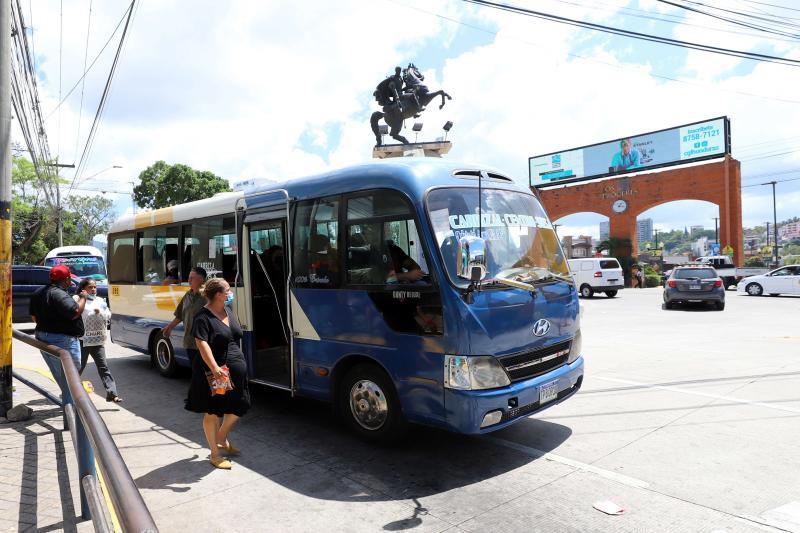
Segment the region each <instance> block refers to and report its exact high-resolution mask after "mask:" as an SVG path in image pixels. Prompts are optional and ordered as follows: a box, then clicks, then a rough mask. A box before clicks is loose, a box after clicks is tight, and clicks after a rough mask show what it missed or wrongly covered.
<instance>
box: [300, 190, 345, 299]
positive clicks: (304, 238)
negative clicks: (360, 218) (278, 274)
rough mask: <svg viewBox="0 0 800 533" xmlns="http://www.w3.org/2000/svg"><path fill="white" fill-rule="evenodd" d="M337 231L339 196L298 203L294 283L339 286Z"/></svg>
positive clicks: (305, 285)
mask: <svg viewBox="0 0 800 533" xmlns="http://www.w3.org/2000/svg"><path fill="white" fill-rule="evenodd" d="M338 232H339V198H338V197H328V198H320V199H317V200H307V201H303V202H298V203H297V209H296V211H295V226H294V239H293V246H294V262H293V263H294V264H293V270H294V272H293V274H292V279H293V282H294V285H295V286H297V287H311V288H315V289H331V288H337V287H338V286H339V259H338V249H339V248H338V242H337V240H338Z"/></svg>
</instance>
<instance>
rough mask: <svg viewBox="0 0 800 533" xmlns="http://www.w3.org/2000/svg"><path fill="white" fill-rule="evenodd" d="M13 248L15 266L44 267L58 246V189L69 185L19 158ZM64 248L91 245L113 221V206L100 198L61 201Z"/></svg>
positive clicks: (14, 189) (13, 176)
mask: <svg viewBox="0 0 800 533" xmlns="http://www.w3.org/2000/svg"><path fill="white" fill-rule="evenodd" d="M11 183H12V203H11V216H12V225H11V248H12V253H13V254H14V261H15V262H16V263H41V262H42V260H43V259H44V256H45V255H46V254H47V252H48V251H49V250H52V249H53V248H55V247H57V246H58V234H57V229H56V226H57V224H56V212H57V211H56V208H57V207H56V204H55V201H56V200H55V197H56V196H55V194H56V187H57V186H58V185H59V184H63V183H67V181H66V180H64V179H62V178H60V177H59V176H58V175H57V174H52V173H50V172H42V171H40V172H39V173H37V172H36V169H35V167H34V165H33V163H31V162H30V161H29V160H27V159H25V158H22V157H16V158H14V160H13V164H12V167H11ZM62 203H63V205H62V223H63V227H64V244H65V245H71V244H89V243H90V242H91V240H92V237H94V236H95V235H96V234H98V233H104V232H106V231H107V230H108V227H109V225H110V223H111V219H112V208H113V202H112V201H111V200H109V199H107V198H104V197H101V196H69V197H67V198H63V199H62Z"/></svg>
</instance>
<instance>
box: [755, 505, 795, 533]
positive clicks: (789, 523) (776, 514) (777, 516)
mask: <svg viewBox="0 0 800 533" xmlns="http://www.w3.org/2000/svg"><path fill="white" fill-rule="evenodd" d="M759 518H760V519H761V521H762V522H766V523H767V524H769V525H771V526H773V527H778V528H781V529H785V530H787V531H800V502H790V503H787V504H786V505H782V506H781V507H778V508H776V509H770V510H769V511H766V512H764V513H761V516H760V517H759Z"/></svg>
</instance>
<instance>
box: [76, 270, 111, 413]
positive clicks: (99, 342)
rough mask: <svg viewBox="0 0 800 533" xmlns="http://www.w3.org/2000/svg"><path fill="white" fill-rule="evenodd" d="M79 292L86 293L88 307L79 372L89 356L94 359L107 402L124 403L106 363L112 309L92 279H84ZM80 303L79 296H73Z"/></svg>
mask: <svg viewBox="0 0 800 533" xmlns="http://www.w3.org/2000/svg"><path fill="white" fill-rule="evenodd" d="M78 290H79V291H86V305H85V306H84V308H83V313H82V314H81V318H82V319H83V327H84V333H83V337H81V338H80V341H81V367H80V370H78V372H79V373H80V374H83V369H84V368H86V363H87V362H88V361H89V356H90V355H91V356H92V359H94V364H95V366H96V367H97V373H98V374H100V379H101V380H102V381H103V387H105V389H106V401H107V402H114V403H119V402H121V401H122V398H120V397H119V396H118V395H117V384H116V382H115V381H114V377H113V376H112V375H111V371H110V370H109V369H108V363H107V362H106V347H105V344H106V332H107V331H108V321H109V320H110V319H111V309H109V308H108V304H107V303H106V301H105V300H104V299H103V298H101V297H100V296H97V284H96V283H95V281H94V280H92V279H88V278H87V279H84V280H81V282H80V283H79V284H78ZM73 298H74V299H75V301H78V296H73Z"/></svg>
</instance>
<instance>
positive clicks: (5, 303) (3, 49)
mask: <svg viewBox="0 0 800 533" xmlns="http://www.w3.org/2000/svg"><path fill="white" fill-rule="evenodd" d="M11 264H12V255H11V2H6V1H0V416H5V415H6V413H7V412H8V411H9V409H11V407H13V394H12V377H11V369H12V365H11V362H12V359H11Z"/></svg>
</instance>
